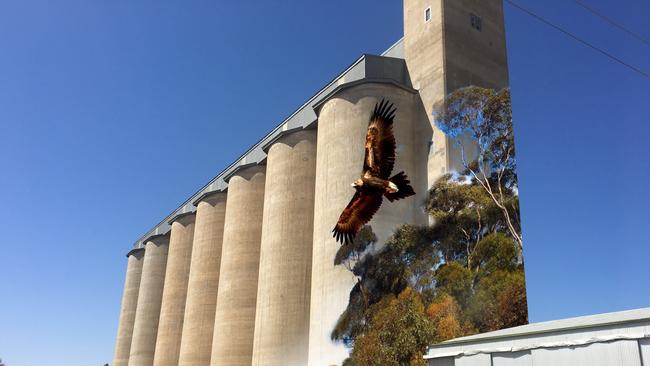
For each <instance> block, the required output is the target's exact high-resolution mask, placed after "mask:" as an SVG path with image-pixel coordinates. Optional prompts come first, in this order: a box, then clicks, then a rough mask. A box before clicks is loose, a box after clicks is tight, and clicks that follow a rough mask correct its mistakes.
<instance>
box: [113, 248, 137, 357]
mask: <svg viewBox="0 0 650 366" xmlns="http://www.w3.org/2000/svg"><path fill="white" fill-rule="evenodd" d="M143 258H144V249H135V250H132V251H131V252H130V253H129V257H128V262H127V263H128V264H127V267H126V278H125V280H124V293H123V294H122V306H121V307H120V320H119V323H118V326H117V339H116V341H115V353H114V355H113V365H114V366H127V365H128V364H129V353H130V351H131V339H132V338H133V323H134V322H135V311H136V307H137V306H138V292H139V291H140V279H141V276H142V262H143Z"/></svg>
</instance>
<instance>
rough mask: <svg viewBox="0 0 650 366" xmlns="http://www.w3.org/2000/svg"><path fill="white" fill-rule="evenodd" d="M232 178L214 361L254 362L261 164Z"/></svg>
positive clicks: (216, 364)
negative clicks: (252, 360)
mask: <svg viewBox="0 0 650 366" xmlns="http://www.w3.org/2000/svg"><path fill="white" fill-rule="evenodd" d="M229 178H230V179H229V180H228V202H227V203H226V218H225V222H224V229H223V248H222V251H221V268H220V272H219V291H218V294H217V308H216V313H215V321H214V335H213V341H212V357H211V360H210V364H211V365H212V366H250V364H251V359H252V355H253V332H254V330H255V305H256V299H257V278H258V274H259V273H258V270H259V263H260V239H261V236H262V215H263V209H264V183H265V179H266V175H265V167H264V166H263V165H258V164H251V165H244V166H241V167H240V168H239V169H237V170H236V171H235V172H233V173H232V175H231V176H230V177H229Z"/></svg>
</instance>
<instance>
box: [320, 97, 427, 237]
mask: <svg viewBox="0 0 650 366" xmlns="http://www.w3.org/2000/svg"><path fill="white" fill-rule="evenodd" d="M396 110H397V109H396V108H394V107H393V104H392V103H390V102H388V101H385V100H383V99H382V101H381V102H380V103H378V104H377V105H375V109H374V110H373V111H372V115H371V116H370V122H369V123H368V132H367V133H366V155H365V157H364V160H363V171H362V172H361V177H359V179H357V180H355V181H354V182H353V183H352V186H353V187H354V189H355V190H356V192H355V193H354V196H353V197H352V200H351V201H350V203H348V205H347V207H346V208H345V209H344V210H343V212H342V213H341V216H340V217H339V220H338V222H337V223H336V226H335V227H334V230H332V232H333V233H334V234H333V236H334V238H335V239H336V241H338V242H340V243H341V244H347V243H349V242H351V241H352V240H353V239H354V237H355V236H356V235H357V233H358V232H359V230H361V228H362V227H363V226H364V225H365V224H367V223H368V222H369V221H370V219H372V216H373V215H374V214H375V213H376V212H377V210H379V207H380V206H381V203H382V200H383V197H386V198H387V199H388V200H389V201H391V202H393V201H395V200H399V199H402V198H406V197H409V196H413V195H414V194H415V191H413V187H411V182H409V180H408V178H407V177H406V174H404V172H399V173H397V174H396V175H394V176H393V177H391V178H389V177H390V174H391V173H392V172H393V166H394V165H395V135H394V134H393V119H394V118H395V112H396Z"/></svg>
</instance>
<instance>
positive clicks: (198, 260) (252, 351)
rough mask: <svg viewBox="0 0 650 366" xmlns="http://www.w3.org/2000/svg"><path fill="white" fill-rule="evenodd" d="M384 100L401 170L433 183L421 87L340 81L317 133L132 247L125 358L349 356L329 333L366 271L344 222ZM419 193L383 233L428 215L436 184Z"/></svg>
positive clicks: (128, 361) (385, 217)
mask: <svg viewBox="0 0 650 366" xmlns="http://www.w3.org/2000/svg"><path fill="white" fill-rule="evenodd" d="M384 97H388V98H389V99H390V100H391V101H392V102H394V103H395V105H396V107H397V108H398V117H397V122H396V128H395V134H396V138H397V141H398V147H397V149H398V158H397V163H396V167H395V171H396V172H397V171H399V170H405V171H406V172H407V174H408V175H409V177H410V178H411V180H412V182H413V183H414V184H415V185H416V187H426V179H427V177H426V149H424V148H421V146H422V145H424V146H425V147H426V143H423V144H420V143H417V140H418V138H422V139H423V141H424V139H426V137H425V136H423V135H421V134H420V133H418V129H419V128H422V126H423V124H424V125H428V122H427V121H426V118H425V119H423V118H421V117H422V116H421V115H420V108H419V106H418V104H419V103H418V102H417V101H418V98H417V94H416V93H414V91H413V90H412V89H409V88H406V87H402V86H397V85H395V84H393V83H381V82H369V83H359V84H356V85H354V86H351V87H349V88H341V89H340V90H338V91H337V93H335V94H334V95H333V96H331V97H330V98H328V99H327V100H326V101H324V102H322V103H321V104H319V105H318V106H317V107H316V111H317V113H318V114H319V122H318V129H317V130H316V129H299V130H296V131H289V133H285V134H282V135H281V137H279V138H278V139H276V140H275V141H273V144H271V145H270V146H269V147H268V148H267V150H266V153H267V158H266V161H265V164H262V165H260V164H249V165H243V166H241V167H240V168H239V169H237V170H236V171H235V172H234V173H231V176H230V177H228V189H227V191H225V192H215V193H211V194H208V195H204V196H203V197H202V198H201V199H200V200H199V201H198V202H195V204H196V205H197V210H196V212H195V213H186V214H182V215H178V216H176V217H175V218H174V219H173V220H172V222H171V231H170V234H168V235H157V236H153V237H151V238H149V240H148V241H147V242H146V244H145V246H144V249H143V250H142V249H140V250H134V251H132V252H131V253H129V254H130V255H129V261H128V269H127V278H126V283H125V288H124V295H123V301H122V309H121V316H120V323H119V329H118V340H117V344H116V350H115V356H114V363H113V364H114V365H115V366H120V365H131V366H145V365H146V366H150V365H155V366H163V365H173V366H176V365H202V366H208V365H213V366H216V365H218V366H231V365H232V366H235V365H237V366H244V365H245V366H250V365H255V366H258V365H306V364H310V365H323V364H326V365H330V364H337V363H340V361H341V360H342V359H344V358H345V357H346V355H347V351H346V349H345V348H344V347H343V346H342V345H340V344H338V343H335V342H332V341H331V340H330V332H331V330H332V327H333V326H334V323H335V322H336V320H337V319H338V317H339V315H340V314H341V312H342V311H343V310H344V309H345V306H346V304H347V298H348V292H349V290H350V288H351V287H352V286H353V284H354V279H353V277H352V275H351V273H349V272H348V271H347V270H345V269H344V268H342V267H340V266H339V267H336V266H334V263H333V258H334V255H335V253H336V251H337V249H338V248H339V245H338V244H337V243H336V242H335V241H334V240H333V238H332V237H331V229H332V226H333V225H334V223H335V222H336V219H337V218H338V215H339V214H340V212H341V210H342V209H343V208H344V207H345V206H346V205H347V203H348V201H349V200H350V198H351V197H352V195H353V193H354V191H353V188H352V187H351V186H350V182H352V181H353V180H354V179H355V178H356V176H357V175H358V174H359V173H360V169H361V167H362V165H363V156H364V143H365V132H366V128H367V122H368V117H369V115H370V111H371V110H372V108H373V107H374V105H375V103H377V101H378V100H380V99H381V98H384ZM418 156H419V157H420V158H419V159H418ZM418 164H421V165H422V166H421V167H420V166H418ZM417 191H418V193H419V195H418V196H416V197H414V198H409V199H408V200H404V201H401V202H397V203H391V204H386V205H384V207H382V208H381V209H380V211H379V212H378V213H377V214H376V216H375V218H374V220H373V224H374V229H375V232H376V233H377V235H378V237H379V238H380V239H381V240H385V239H386V238H387V237H388V236H389V235H390V234H391V232H392V230H393V229H394V228H395V227H396V226H397V225H400V224H403V223H407V222H422V220H423V218H424V215H423V214H422V211H421V210H420V209H419V207H418V205H417V204H416V202H418V201H419V200H420V198H421V197H422V194H423V193H424V191H425V189H417ZM129 341H130V342H129Z"/></svg>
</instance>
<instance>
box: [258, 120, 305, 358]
mask: <svg viewBox="0 0 650 366" xmlns="http://www.w3.org/2000/svg"><path fill="white" fill-rule="evenodd" d="M315 176H316V130H314V129H311V130H303V129H299V130H298V131H291V130H289V131H285V133H283V134H281V135H279V138H278V139H277V140H274V141H272V142H271V144H270V147H269V148H268V157H267V162H266V185H265V194H264V219H263V225H262V242H261V243H262V244H261V250H260V270H259V272H260V273H259V281H258V287H257V288H258V290H257V313H256V320H255V342H254V347H253V362H252V364H253V366H262V365H265V366H273V365H305V364H306V363H307V351H308V337H309V297H310V285H311V260H312V259H311V254H312V235H313V227H314V225H313V224H314V221H313V220H314V218H313V215H312V214H311V213H312V212H313V210H314V183H315Z"/></svg>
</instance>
